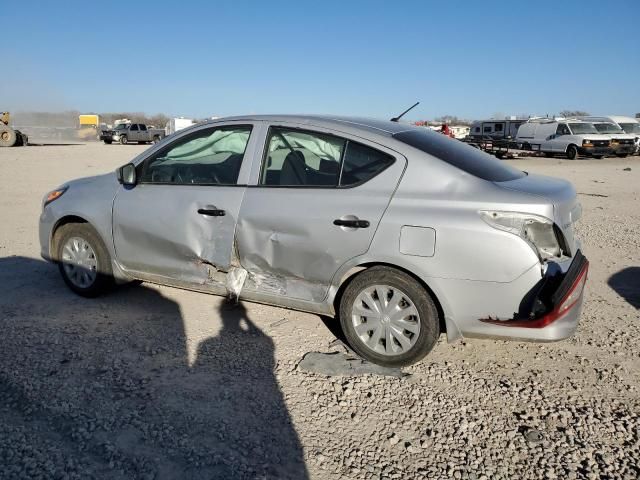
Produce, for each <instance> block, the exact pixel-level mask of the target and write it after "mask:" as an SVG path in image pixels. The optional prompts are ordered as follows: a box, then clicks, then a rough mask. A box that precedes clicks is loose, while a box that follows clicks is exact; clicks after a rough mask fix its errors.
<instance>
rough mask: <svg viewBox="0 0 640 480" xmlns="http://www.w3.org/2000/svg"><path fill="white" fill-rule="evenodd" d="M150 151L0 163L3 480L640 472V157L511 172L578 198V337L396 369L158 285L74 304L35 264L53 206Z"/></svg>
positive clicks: (32, 152)
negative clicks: (67, 189) (60, 193)
mask: <svg viewBox="0 0 640 480" xmlns="http://www.w3.org/2000/svg"><path fill="white" fill-rule="evenodd" d="M144 148H145V147H144V146H137V145H132V146H120V145H112V146H106V145H102V144H88V145H78V146H30V147H26V148H14V149H1V150H0V182H1V185H2V197H1V198H0V218H1V219H2V227H1V228H0V286H1V287H0V288H1V290H0V329H1V330H0V331H1V332H2V333H1V336H0V478H2V479H12V478H25V479H27V478H28V479H38V478H43V479H44V478H47V479H49V478H55V479H58V478H59V479H62V478H74V479H75V478H110V479H111V478H113V479H131V478H141V479H174V478H224V479H233V478H296V479H297V478H315V479H339V478H340V479H343V478H358V479H359V478H365V479H396V478H397V479H405V478H412V479H413V478H429V479H431V478H456V479H458V478H460V479H489V478H505V479H507V478H509V479H510V478H540V479H542V478H544V479H552V478H569V479H571V478H590V479H596V478H601V479H609V478H624V479H637V478H639V477H640V464H639V463H640V460H639V459H640V435H639V432H640V420H639V414H640V393H639V388H640V374H639V372H640V369H639V367H640V349H639V348H638V340H639V339H640V315H639V310H638V308H639V307H640V234H639V232H640V204H639V197H640V188H639V184H640V183H639V179H640V157H633V158H628V159H623V160H621V159H605V160H600V161H598V160H578V161H566V160H559V159H523V160H514V161H511V163H513V164H515V165H517V166H519V167H520V168H522V169H524V170H527V171H531V172H536V173H544V174H549V175H555V176H560V177H565V178H568V179H570V180H571V181H573V182H574V184H575V185H576V187H577V190H578V191H579V192H580V196H581V200H582V202H583V207H584V217H583V220H582V222H581V223H580V224H579V227H578V228H579V233H580V235H581V236H582V239H583V242H584V250H585V253H586V255H587V256H588V257H589V259H590V260H591V271H590V280H589V287H588V292H587V295H588V298H587V301H586V304H585V308H584V313H583V317H582V323H581V326H580V329H579V331H578V333H577V334H576V336H575V337H573V338H572V339H570V340H567V341H564V342H561V343H555V344H528V343H513V342H502V341H490V340H469V341H464V342H459V343H456V344H453V345H449V344H447V343H446V341H445V340H444V337H443V338H441V340H440V341H439V343H438V344H437V346H436V347H435V349H434V351H433V352H432V353H431V354H430V355H429V356H428V357H427V358H426V359H425V360H424V361H423V362H421V363H420V364H418V365H414V366H412V367H410V368H406V369H404V370H403V371H402V372H397V371H395V372H385V371H379V370H376V369H371V368H368V367H367V366H366V365H365V366H362V365H357V361H356V360H353V359H352V358H351V357H350V356H349V355H348V354H345V352H344V348H343V347H341V345H340V344H339V342H336V341H335V337H334V336H333V335H332V334H331V332H330V330H329V329H328V328H327V326H326V325H325V321H326V320H325V321H323V319H321V318H319V317H318V316H315V315H309V314H304V313H298V312H292V311H286V310H282V309H278V308H272V307H266V306H262V305H257V304H249V303H243V304H240V305H239V306H237V307H233V306H228V305H226V304H225V303H224V302H222V301H221V299H219V298H217V297H213V296H207V295H202V294H197V293H193V292H187V291H182V290H177V289H173V288H167V287H157V286H152V285H147V284H142V285H137V286H136V285H131V286H126V287H123V288H120V289H118V290H116V291H115V292H113V293H111V294H110V295H107V296H104V297H101V298H99V299H95V300H87V299H83V298H80V297H77V296H75V295H73V294H72V293H71V292H70V291H69V290H68V289H67V288H66V287H65V286H64V284H63V282H62V280H61V279H60V277H59V274H58V272H57V270H56V267H55V266H52V265H50V264H46V263H44V262H43V261H41V260H40V259H39V257H38V255H39V247H38V241H37V219H38V215H39V210H40V201H41V197H42V195H43V194H44V192H45V191H47V190H48V189H50V188H52V187H55V186H57V185H58V184H59V183H61V182H63V181H64V180H66V179H69V178H73V177H78V176H85V175H93V174H97V173H101V172H105V171H109V170H111V169H114V168H115V167H116V166H118V165H120V164H123V163H125V162H126V161H127V160H128V159H129V158H131V157H133V156H134V155H135V154H136V153H138V152H140V151H142V150H143V149H144ZM629 169H630V170H629ZM309 352H312V353H309ZM313 352H321V353H334V354H333V355H331V356H326V355H325V356H322V355H318V354H317V353H313ZM307 354H308V355H307ZM305 355H307V357H305ZM309 355H311V356H309ZM303 358H304V359H305V360H306V362H303V364H302V365H300V366H299V363H300V362H301V360H302V359H303ZM323 358H324V360H326V361H328V363H329V364H331V365H330V367H331V368H330V369H329V371H325V370H321V369H317V368H316V369H315V370H314V368H315V367H313V365H317V364H318V362H320V363H322V361H320V360H322V359H323ZM319 359H320V360H319ZM354 362H355V363H354ZM309 364H310V365H312V368H310V369H309V368H303V366H304V365H309ZM354 365H355V367H354ZM314 372H315V373H314ZM340 372H344V374H339V373H340ZM323 373H325V374H323ZM326 373H332V375H326Z"/></svg>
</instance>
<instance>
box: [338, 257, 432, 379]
mask: <svg viewBox="0 0 640 480" xmlns="http://www.w3.org/2000/svg"><path fill="white" fill-rule="evenodd" d="M372 290H373V294H371V293H370V292H371V291H372ZM378 291H381V293H382V296H383V297H384V296H386V300H383V302H392V301H393V299H394V298H396V297H395V295H400V298H401V302H400V303H399V304H398V305H397V306H396V307H395V308H394V307H390V308H391V309H392V310H393V311H396V312H399V311H401V310H399V308H400V305H402V304H403V303H404V304H405V310H406V311H407V312H409V308H411V306H413V307H414V309H415V310H413V311H415V312H416V313H417V315H412V314H411V313H407V314H405V315H406V316H404V317H401V319H398V320H393V318H392V315H390V314H389V313H387V312H386V311H384V310H383V315H382V316H381V318H380V321H379V322H378V323H377V328H375V326H376V323H374V318H375V317H376V316H377V315H376V314H375V312H374V310H373V309H374V308H375V305H368V303H371V302H373V303H374V304H375V303H376V302H380V297H379V296H378V295H377V293H376V292H378ZM367 295H368V297H367V298H368V300H366V302H368V303H364V301H362V298H363V296H367ZM358 303H360V304H361V305H360V307H358ZM367 305H368V306H369V308H368V309H367V308H365V307H366V306H367ZM377 305H380V303H377ZM387 305H388V303H387ZM355 308H360V309H361V311H363V312H365V313H366V312H367V311H370V312H371V313H372V316H371V317H369V318H368V319H367V316H366V315H362V316H361V315H357V314H354V309H355ZM339 312H340V325H341V327H342V331H343V332H344V335H345V337H346V339H347V342H348V343H349V345H350V346H351V348H352V349H353V350H354V351H355V352H356V353H357V354H358V355H360V356H361V357H362V358H364V359H366V360H368V361H370V362H372V363H375V364H377V365H381V366H383V367H401V366H406V365H411V364H412V363H416V362H418V361H419V360H421V359H422V358H424V356H425V355H427V354H428V353H429V352H430V351H431V349H432V348H433V346H434V345H435V344H436V341H437V340H438V337H439V336H440V321H439V318H438V309H437V308H436V305H435V303H434V301H433V299H432V298H431V295H430V294H429V292H427V291H426V290H425V289H424V288H423V287H422V285H420V284H419V283H418V282H417V281H416V280H415V279H414V278H412V277H411V276H409V275H407V274H406V273H404V272H401V271H399V270H396V269H394V268H390V267H383V266H379V267H372V268H369V269H367V270H365V271H364V272H362V273H360V274H358V275H357V276H356V277H355V278H353V280H352V281H351V282H350V283H349V285H347V288H346V289H345V291H344V294H343V295H342V299H341V301H340V308H339ZM370 322H371V323H372V327H374V328H375V330H366V325H367V324H368V323H370ZM400 322H402V323H400ZM363 325H364V326H365V327H363ZM405 327H410V329H407V328H405ZM398 328H402V331H401V332H399V331H398ZM380 329H382V331H380ZM383 332H385V333H384V336H385V338H384V339H382V338H381V335H382V334H383ZM391 332H392V333H393V335H392V339H391V342H390V344H389V345H387V338H389V337H388V335H389V333H391ZM407 334H408V335H407ZM376 335H377V336H378V337H379V339H378V342H376V343H375V346H373V347H370V346H368V345H367V343H366V342H367V341H371V340H373V339H374V337H375V336H376ZM409 335H410V336H409ZM400 336H402V337H403V338H404V340H405V342H404V345H405V346H404V347H403V346H402V345H401V344H400V341H399V339H400ZM361 337H362V338H361ZM365 337H366V338H368V340H367V339H365Z"/></svg>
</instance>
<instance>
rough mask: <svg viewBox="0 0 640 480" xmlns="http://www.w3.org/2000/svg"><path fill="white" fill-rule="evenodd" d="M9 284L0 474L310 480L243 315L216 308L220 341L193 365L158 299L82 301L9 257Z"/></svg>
mask: <svg viewBox="0 0 640 480" xmlns="http://www.w3.org/2000/svg"><path fill="white" fill-rule="evenodd" d="M0 285H2V291H1V293H0V329H1V331H2V336H1V337H0V439H1V440H0V459H2V462H0V477H2V478H8V477H7V475H8V476H11V475H13V474H14V473H15V472H22V473H24V474H25V475H26V476H27V477H29V478H34V477H37V476H38V475H42V476H43V478H62V477H66V476H70V477H72V478H75V477H78V478H80V477H89V478H96V477H97V478H123V479H124V478H127V479H128V478H149V479H175V478H198V479H199V478H224V479H234V478H295V479H304V478H307V470H306V467H305V464H304V458H303V451H302V447H301V445H300V442H299V439H298V435H297V433H296V431H295V429H294V427H293V426H292V424H291V419H290V416H289V413H288V411H287V408H286V405H285V403H284V398H283V396H282V393H281V391H280V388H279V386H278V382H277V380H276V378H275V374H274V369H275V360H274V345H273V341H272V340H271V338H269V337H268V336H266V335H265V334H264V333H263V332H262V331H261V330H260V329H258V328H257V327H256V326H255V325H254V323H253V322H252V321H251V319H250V318H249V316H248V315H247V311H246V310H245V308H244V307H243V306H242V304H240V305H239V306H237V307H233V306H225V305H222V306H221V307H220V308H219V312H218V313H215V312H214V311H213V308H214V307H213V306H212V322H214V321H215V320H213V318H214V317H216V316H219V317H220V318H221V321H222V325H221V328H220V331H219V333H218V335H217V336H215V337H213V338H209V339H207V340H204V341H203V342H201V343H200V344H199V347H198V355H197V358H196V360H195V363H194V364H193V365H189V363H188V360H187V350H186V342H187V338H186V336H185V327H184V325H183V318H182V315H181V312H180V307H179V305H177V304H176V303H175V302H173V301H172V300H170V299H168V298H166V297H164V296H163V295H162V294H160V293H159V292H158V291H157V290H156V289H152V288H147V287H145V286H144V285H139V286H125V287H120V288H118V289H116V290H115V291H114V292H113V293H111V294H109V295H106V296H104V297H100V298H97V299H91V300H89V299H84V298H81V297H78V296H76V295H74V294H73V293H71V292H70V291H68V290H67V289H66V287H65V286H64V284H63V282H62V279H61V278H60V277H59V274H58V272H57V269H56V267H55V266H53V265H50V264H47V263H45V262H42V261H38V260H33V259H29V258H24V257H9V258H0ZM202 302H205V303H207V302H210V303H211V305H214V304H216V302H214V301H213V299H210V298H209V297H207V296H205V295H203V296H202ZM218 323H219V322H218ZM23 444H24V445H23ZM3 469H4V470H3ZM3 472H4V474H3ZM17 476H19V475H17ZM25 478H26V477H25Z"/></svg>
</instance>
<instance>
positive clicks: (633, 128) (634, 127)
mask: <svg viewBox="0 0 640 480" xmlns="http://www.w3.org/2000/svg"><path fill="white" fill-rule="evenodd" d="M620 126H621V127H622V129H623V130H624V132H625V133H640V123H621V124H620Z"/></svg>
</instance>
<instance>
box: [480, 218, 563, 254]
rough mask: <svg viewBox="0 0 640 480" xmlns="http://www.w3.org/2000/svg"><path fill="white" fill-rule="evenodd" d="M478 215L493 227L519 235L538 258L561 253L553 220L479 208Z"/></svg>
mask: <svg viewBox="0 0 640 480" xmlns="http://www.w3.org/2000/svg"><path fill="white" fill-rule="evenodd" d="M478 213H480V217H481V218H482V219H483V220H484V221H485V222H487V223H488V224H489V225H490V226H492V227H493V228H497V229H498V230H502V231H505V232H509V233H512V234H514V235H517V236H519V237H520V238H522V239H523V240H524V241H525V242H527V243H528V244H529V246H530V247H531V248H532V249H533V250H534V252H536V254H537V255H538V258H540V260H546V259H549V258H552V257H559V256H560V255H561V249H560V244H559V243H558V239H557V238H556V233H555V231H554V228H553V222H552V221H551V220H549V219H548V218H546V217H542V216H540V215H534V214H531V213H520V212H497V211H492V210H481V211H480V212H478Z"/></svg>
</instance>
